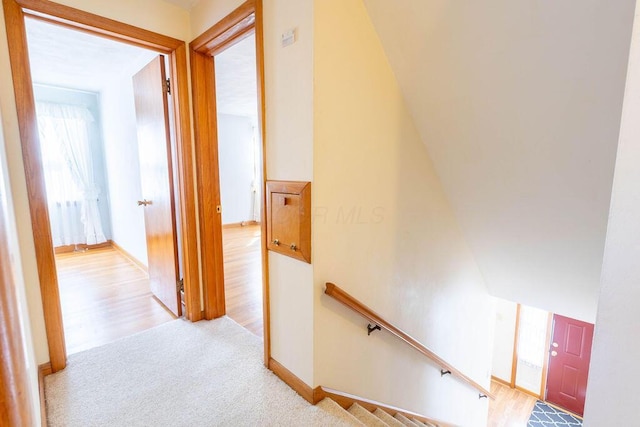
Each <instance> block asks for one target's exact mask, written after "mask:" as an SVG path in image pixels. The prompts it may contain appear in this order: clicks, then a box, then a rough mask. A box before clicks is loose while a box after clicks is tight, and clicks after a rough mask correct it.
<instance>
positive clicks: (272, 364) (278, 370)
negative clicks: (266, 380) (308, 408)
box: [269, 357, 317, 405]
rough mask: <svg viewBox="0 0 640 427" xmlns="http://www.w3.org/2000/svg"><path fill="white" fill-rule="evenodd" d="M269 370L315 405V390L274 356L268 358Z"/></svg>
mask: <svg viewBox="0 0 640 427" xmlns="http://www.w3.org/2000/svg"><path fill="white" fill-rule="evenodd" d="M269 370H271V372H273V373H274V374H276V376H277V377H278V378H280V379H281V380H282V381H283V382H284V383H285V384H287V385H288V386H289V387H291V388H292V389H293V391H295V392H296V393H298V394H299V395H300V396H302V397H303V398H304V400H306V401H307V402H309V403H311V404H312V405H315V404H316V403H317V402H316V401H315V399H314V395H315V393H316V390H317V389H316V390H314V389H312V388H311V387H310V386H309V385H307V383H305V382H304V381H302V380H301V379H300V378H298V377H297V376H296V375H295V374H294V373H293V372H291V371H290V370H288V369H287V368H285V367H284V366H282V364H281V363H280V362H278V361H277V360H275V359H274V358H272V357H271V358H269Z"/></svg>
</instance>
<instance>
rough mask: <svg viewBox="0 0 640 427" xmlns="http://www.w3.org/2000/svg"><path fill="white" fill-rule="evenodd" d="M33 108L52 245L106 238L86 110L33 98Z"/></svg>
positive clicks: (97, 241) (91, 242)
mask: <svg viewBox="0 0 640 427" xmlns="http://www.w3.org/2000/svg"><path fill="white" fill-rule="evenodd" d="M36 111H37V116H38V130H39V132H40V146H41V147H42V163H43V167H44V173H45V183H46V187H47V200H48V203H49V216H50V217H51V232H52V237H53V243H54V246H62V245H74V244H79V243H86V244H88V245H93V244H96V243H102V242H105V241H106V238H105V235H104V232H103V231H102V223H101V219H100V211H99V210H98V197H99V195H100V190H99V188H98V187H97V186H96V184H95V181H94V175H93V160H92V157H91V145H90V141H89V124H90V123H91V122H93V120H94V119H93V116H92V115H91V112H90V111H89V110H88V109H87V108H85V107H82V106H77V105H63V104H54V103H48V102H37V103H36Z"/></svg>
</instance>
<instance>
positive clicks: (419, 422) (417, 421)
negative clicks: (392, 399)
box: [411, 418, 428, 427]
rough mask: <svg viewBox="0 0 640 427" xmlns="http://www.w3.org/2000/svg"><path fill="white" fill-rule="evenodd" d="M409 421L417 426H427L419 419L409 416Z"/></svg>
mask: <svg viewBox="0 0 640 427" xmlns="http://www.w3.org/2000/svg"><path fill="white" fill-rule="evenodd" d="M411 422H412V423H414V424H416V425H417V426H418V427H428V426H427V425H426V424H425V423H423V422H422V421H420V420H416V419H415V418H411Z"/></svg>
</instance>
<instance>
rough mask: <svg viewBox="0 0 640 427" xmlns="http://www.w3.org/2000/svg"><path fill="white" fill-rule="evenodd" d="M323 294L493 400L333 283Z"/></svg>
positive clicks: (440, 359) (409, 336)
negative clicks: (387, 332)
mask: <svg viewBox="0 0 640 427" xmlns="http://www.w3.org/2000/svg"><path fill="white" fill-rule="evenodd" d="M324 293H325V294H327V295H329V296H330V297H332V298H334V299H336V300H337V301H339V302H341V303H342V304H344V305H346V306H347V307H349V308H350V309H352V310H353V311H355V312H357V313H359V314H360V315H361V316H362V317H364V318H366V319H367V320H369V321H370V322H371V323H373V324H375V325H378V326H380V327H381V328H383V329H385V330H387V331H389V332H390V333H391V334H393V335H395V336H396V337H398V338H400V339H401V340H402V341H404V342H406V343H407V344H409V345H410V346H411V347H413V348H414V349H416V350H418V351H419V352H420V353H422V354H423V355H425V356H427V357H428V358H429V359H431V360H432V361H434V362H435V363H436V364H437V365H439V366H440V367H441V368H442V370H443V371H445V372H446V371H449V372H450V373H451V375H453V376H455V377H458V378H460V379H461V380H462V381H464V382H466V383H467V384H469V385H470V386H472V387H473V388H475V389H476V390H478V391H479V392H480V395H481V396H482V395H484V396H487V397H490V398H491V399H495V396H494V395H493V394H491V392H490V391H488V390H487V389H485V388H484V387H482V386H481V385H480V384H478V383H477V382H475V381H474V380H472V379H471V378H469V377H468V376H466V375H465V374H463V373H462V372H460V371H459V370H457V369H456V368H454V367H453V366H452V365H450V364H449V363H447V362H446V361H444V360H443V359H442V358H441V357H440V356H438V355H437V354H435V353H434V352H432V351H431V350H429V349H428V348H427V347H425V346H424V345H422V344H421V343H420V342H419V341H418V340H416V339H415V338H413V337H412V336H411V335H409V334H407V333H406V332H404V331H403V330H402V329H400V328H397V327H395V326H393V325H392V324H391V323H389V322H387V321H386V320H384V319H383V318H382V317H380V315H379V314H378V313H376V312H375V311H373V310H371V309H370V308H369V307H367V306H366V305H364V304H363V303H361V302H360V301H358V300H357V299H355V298H354V297H352V296H351V295H349V294H348V293H347V292H345V291H344V290H342V289H340V288H339V287H338V286H336V285H334V284H333V283H327V288H326V289H325V291H324Z"/></svg>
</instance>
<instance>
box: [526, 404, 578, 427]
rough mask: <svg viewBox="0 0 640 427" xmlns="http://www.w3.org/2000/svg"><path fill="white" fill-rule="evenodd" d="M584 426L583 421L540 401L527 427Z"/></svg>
mask: <svg viewBox="0 0 640 427" xmlns="http://www.w3.org/2000/svg"><path fill="white" fill-rule="evenodd" d="M569 426H582V420H580V419H579V418H576V417H574V416H573V415H569V414H567V413H566V412H563V411H561V410H559V409H556V408H554V407H551V406H549V405H547V404H546V403H544V402H542V401H540V400H538V401H537V402H536V406H534V407H533V411H531V416H530V417H529V422H528V423H527V427H569Z"/></svg>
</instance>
